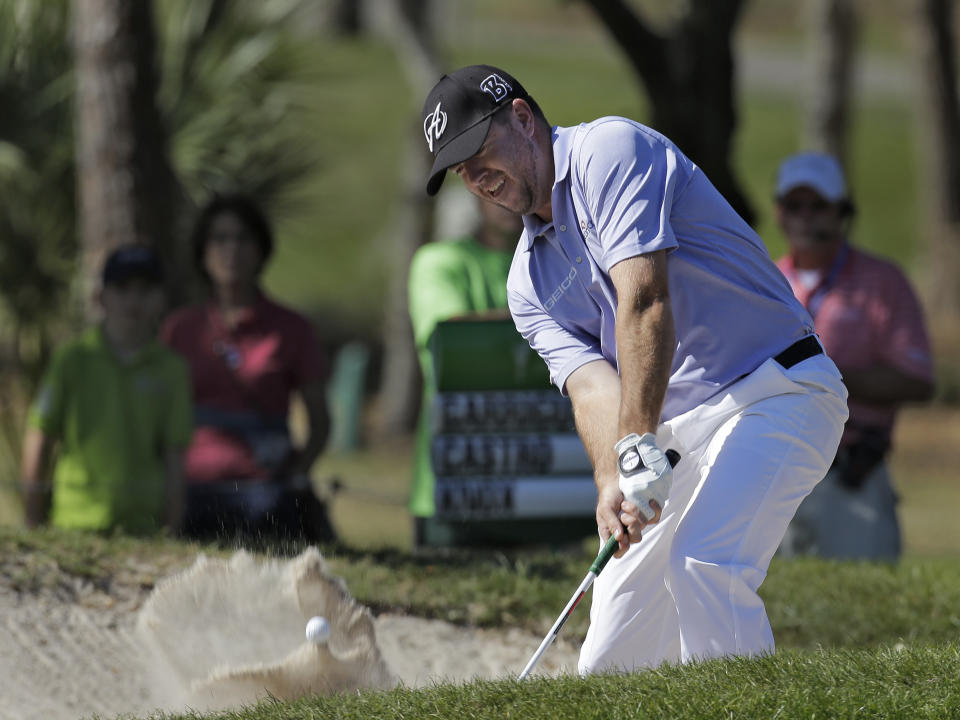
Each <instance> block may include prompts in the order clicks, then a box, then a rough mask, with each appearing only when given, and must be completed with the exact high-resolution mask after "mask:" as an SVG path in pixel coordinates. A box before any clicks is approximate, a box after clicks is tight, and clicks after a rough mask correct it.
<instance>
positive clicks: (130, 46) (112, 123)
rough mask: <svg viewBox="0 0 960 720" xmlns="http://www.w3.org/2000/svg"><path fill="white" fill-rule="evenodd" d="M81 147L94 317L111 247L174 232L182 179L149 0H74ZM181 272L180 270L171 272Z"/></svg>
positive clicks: (86, 298) (164, 238)
mask: <svg viewBox="0 0 960 720" xmlns="http://www.w3.org/2000/svg"><path fill="white" fill-rule="evenodd" d="M72 8H73V35H74V47H75V50H76V93H77V94H76V129H77V138H76V156H77V177H78V187H79V219H80V228H79V229H80V239H81V243H82V252H81V262H80V268H81V272H80V276H79V278H78V279H79V289H80V293H81V298H82V301H83V302H84V303H85V304H86V307H87V316H88V319H89V320H91V321H92V320H94V318H95V315H96V312H95V306H94V304H93V302H92V300H91V298H92V291H93V288H94V287H95V286H96V283H97V278H98V276H99V272H100V268H101V267H102V265H103V261H104V259H105V257H106V255H107V254H108V253H109V252H110V251H111V250H112V249H113V248H116V247H117V246H119V245H123V244H126V243H137V244H143V245H149V246H151V247H154V248H157V249H159V250H160V251H161V252H165V251H166V250H167V248H169V246H170V244H171V241H172V235H173V232H172V226H171V224H172V219H173V187H174V185H175V179H174V176H173V172H172V170H171V168H170V165H169V162H168V158H167V136H166V130H165V128H164V124H163V118H162V116H161V114H160V111H159V108H158V107H157V102H156V95H157V87H158V81H157V70H156V66H155V62H156V60H155V56H156V35H155V32H154V26H153V9H152V3H151V2H150V1H149V0H141V1H140V2H132V3H131V2H127V0H73V5H72ZM171 275H172V274H171Z"/></svg>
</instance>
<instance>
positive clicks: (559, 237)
mask: <svg viewBox="0 0 960 720" xmlns="http://www.w3.org/2000/svg"><path fill="white" fill-rule="evenodd" d="M553 153H554V162H555V166H556V177H555V181H554V186H553V194H552V203H553V222H551V223H543V222H541V221H540V220H539V218H537V217H536V216H534V215H528V216H524V218H523V220H524V226H525V228H524V232H523V235H522V236H521V238H520V243H519V245H518V246H517V250H516V253H515V254H514V258H513V264H512V265H511V268H510V275H509V278H508V280H507V293H508V298H509V303H510V311H511V313H512V315H513V319H514V322H515V323H516V326H517V330H519V331H520V334H521V335H523V337H524V338H526V339H527V341H528V342H529V343H530V345H531V347H533V349H534V350H536V351H537V352H538V353H539V354H540V356H541V357H543V359H544V360H545V361H546V363H547V365H548V367H549V368H550V377H551V379H552V381H553V382H554V383H555V384H556V385H557V387H559V388H560V389H561V391H562V392H565V389H564V385H565V383H566V381H567V378H568V377H569V376H570V373H572V372H573V371H574V370H576V369H577V368H578V367H580V366H581V365H583V364H585V363H587V362H591V361H593V360H599V359H606V360H607V361H608V362H610V363H611V364H612V365H613V366H614V367H617V347H616V340H615V337H614V325H615V321H616V314H617V300H616V290H615V289H614V286H613V283H612V282H611V280H610V276H609V271H610V268H611V267H613V266H614V265H615V264H616V263H618V262H620V261H621V260H625V259H627V258H630V257H634V256H637V255H642V254H645V253H650V252H654V251H657V250H664V249H665V250H667V251H668V257H667V271H668V274H669V281H670V300H671V305H672V307H673V320H674V327H675V331H676V339H677V346H676V350H675V352H674V357H673V365H672V367H671V370H670V384H669V387H668V389H667V395H666V399H665V401H664V408H663V416H662V419H663V420H668V419H670V418H672V417H675V416H676V415H679V414H681V413H683V412H686V411H687V410H690V409H692V408H694V407H696V406H697V405H699V404H701V403H702V402H704V401H705V400H707V399H708V398H710V397H711V396H712V395H714V394H715V393H717V392H718V391H720V390H722V389H723V388H724V387H726V386H727V385H729V384H730V383H732V382H734V381H735V380H737V379H738V378H740V377H742V376H743V375H745V374H746V373H749V372H751V371H752V370H754V369H756V368H757V367H758V366H759V365H760V364H761V363H763V362H764V361H765V360H766V359H767V358H769V357H772V356H774V355H776V354H777V353H779V352H780V351H782V350H784V349H785V348H787V347H788V346H790V345H791V344H792V343H793V342H795V341H796V340H799V339H800V338H802V337H804V336H805V335H809V334H810V333H812V332H813V322H812V320H811V319H810V316H809V314H808V313H807V311H806V310H805V309H804V308H803V306H802V305H801V304H800V303H799V302H798V301H797V300H796V299H795V298H794V295H793V292H792V291H791V290H790V285H789V284H788V283H787V280H786V278H784V276H783V274H782V273H781V272H780V270H778V269H777V267H776V265H774V263H773V261H772V260H771V259H770V256H769V254H768V253H767V249H766V247H765V246H764V244H763V242H762V241H761V240H760V238H759V237H758V236H757V234H756V233H755V232H753V230H752V229H751V228H750V226H749V225H747V223H746V222H744V221H743V220H742V219H741V218H740V216H739V215H737V213H736V212H734V210H733V208H731V207H730V205H729V204H728V203H727V201H726V200H724V199H723V197H722V196H721V195H720V193H719V192H717V190H716V189H715V188H714V187H713V185H712V184H711V183H710V181H709V180H708V179H707V177H706V176H705V175H704V174H703V172H702V171H701V170H700V169H699V168H698V167H697V166H696V165H694V164H693V163H692V162H691V161H690V160H689V159H688V158H687V157H686V156H685V155H683V153H681V152H680V150H679V149H678V148H677V147H676V146H675V145H674V144H673V143H672V142H671V141H670V140H668V139H667V138H665V137H664V136H663V135H660V134H659V133H657V132H655V131H654V130H651V129H650V128H648V127H645V126H643V125H640V124H639V123H636V122H633V121H632V120H627V119H625V118H618V117H607V118H601V119H599V120H595V121H594V122H591V123H585V124H582V125H579V126H577V127H570V128H562V127H556V128H554V130H553Z"/></svg>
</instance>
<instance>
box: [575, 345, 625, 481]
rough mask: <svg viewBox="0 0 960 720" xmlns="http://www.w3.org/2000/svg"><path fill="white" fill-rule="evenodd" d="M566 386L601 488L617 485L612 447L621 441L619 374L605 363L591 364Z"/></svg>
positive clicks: (578, 370) (581, 436)
mask: <svg viewBox="0 0 960 720" xmlns="http://www.w3.org/2000/svg"><path fill="white" fill-rule="evenodd" d="M566 387H567V393H568V394H569V395H570V400H571V402H572V404H573V417H574V421H575V422H576V425H577V432H578V433H579V434H580V439H581V440H582V441H583V446H584V448H586V450H587V455H588V456H589V457H590V462H591V464H592V465H593V474H594V479H595V481H596V483H597V486H598V488H599V487H601V486H602V485H603V484H604V483H608V482H616V480H617V465H616V456H615V454H614V452H613V446H614V445H615V444H616V442H617V440H618V439H619V438H618V436H617V416H616V412H615V408H616V407H618V406H619V404H620V379H619V378H618V377H617V371H616V370H614V369H613V367H612V366H611V365H610V364H609V363H608V362H606V361H605V360H598V361H595V362H592V363H588V364H587V365H584V366H582V367H580V368H578V369H577V370H576V371H574V373H573V374H571V375H570V378H569V379H568V380H567V385H566Z"/></svg>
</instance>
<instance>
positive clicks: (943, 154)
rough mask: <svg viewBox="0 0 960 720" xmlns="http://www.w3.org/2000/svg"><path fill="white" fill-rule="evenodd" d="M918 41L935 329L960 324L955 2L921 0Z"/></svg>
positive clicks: (926, 289) (928, 274) (928, 275)
mask: <svg viewBox="0 0 960 720" xmlns="http://www.w3.org/2000/svg"><path fill="white" fill-rule="evenodd" d="M916 27H917V39H918V42H919V50H920V59H921V63H922V71H923V88H924V92H925V94H926V98H925V100H926V102H925V103H922V104H921V112H922V113H923V115H922V121H921V133H920V134H921V137H922V138H923V141H922V142H923V150H924V161H925V162H924V165H925V181H924V183H923V184H922V192H921V197H923V198H924V199H925V202H926V204H927V205H926V207H925V208H923V209H924V210H925V211H926V217H927V218H928V222H927V223H926V227H925V230H926V234H927V242H926V253H925V256H924V262H923V265H924V267H923V275H924V282H923V283H922V286H921V287H922V293H923V295H924V298H925V299H926V301H927V306H928V307H929V308H930V309H931V311H932V314H933V316H934V317H933V321H934V324H937V325H944V326H954V327H955V326H956V323H957V321H958V320H960V281H958V279H957V278H958V277H960V100H958V95H957V67H956V54H955V52H956V51H955V40H954V36H953V2H952V0H920V2H919V6H918V17H917V26H916Z"/></svg>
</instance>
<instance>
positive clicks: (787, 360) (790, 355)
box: [773, 335, 823, 369]
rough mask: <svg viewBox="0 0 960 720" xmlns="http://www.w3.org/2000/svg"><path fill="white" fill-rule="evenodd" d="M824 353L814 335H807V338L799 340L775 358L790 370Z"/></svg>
mask: <svg viewBox="0 0 960 720" xmlns="http://www.w3.org/2000/svg"><path fill="white" fill-rule="evenodd" d="M822 352H823V348H822V347H821V346H820V342H819V341H818V340H817V338H816V337H814V336H813V335H807V336H806V337H805V338H802V339H800V340H797V341H796V342H795V343H794V344H793V345H791V346H790V347H788V348H787V349H786V350H784V351H783V352H782V353H780V354H779V355H777V356H776V357H774V358H773V359H774V360H776V361H777V362H778V363H780V364H781V365H783V367H785V368H787V369H789V368H792V367H793V366H794V365H796V364H797V363H799V362H803V361H804V360H806V359H807V358H812V357H814V356H815V355H819V354H820V353H822Z"/></svg>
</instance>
